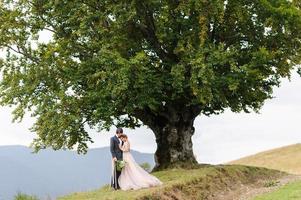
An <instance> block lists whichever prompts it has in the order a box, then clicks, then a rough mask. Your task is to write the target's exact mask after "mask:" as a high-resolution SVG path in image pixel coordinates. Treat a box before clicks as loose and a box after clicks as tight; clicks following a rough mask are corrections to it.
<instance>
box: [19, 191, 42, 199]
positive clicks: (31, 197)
mask: <svg viewBox="0 0 301 200" xmlns="http://www.w3.org/2000/svg"><path fill="white" fill-rule="evenodd" d="M14 200H39V199H38V197H36V196H31V195H27V194H23V193H21V192H18V193H17V194H16V195H15V197H14Z"/></svg>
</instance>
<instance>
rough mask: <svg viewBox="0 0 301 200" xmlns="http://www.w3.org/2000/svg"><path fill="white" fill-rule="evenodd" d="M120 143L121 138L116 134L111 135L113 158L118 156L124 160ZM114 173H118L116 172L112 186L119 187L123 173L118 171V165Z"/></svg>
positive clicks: (118, 158)
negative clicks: (119, 180)
mask: <svg viewBox="0 0 301 200" xmlns="http://www.w3.org/2000/svg"><path fill="white" fill-rule="evenodd" d="M122 143H123V142H122ZM119 144H120V141H119V139H118V137H117V136H116V135H115V136H114V137H111V139H110V151H111V154H112V158H114V157H116V158H117V160H122V159H123V158H122V151H121V150H120V148H119ZM114 173H116V174H114V175H113V177H112V179H111V187H113V188H114V189H119V188H120V187H119V184H118V178H119V176H120V174H121V171H117V170H116V167H115V169H114ZM115 176H116V177H115Z"/></svg>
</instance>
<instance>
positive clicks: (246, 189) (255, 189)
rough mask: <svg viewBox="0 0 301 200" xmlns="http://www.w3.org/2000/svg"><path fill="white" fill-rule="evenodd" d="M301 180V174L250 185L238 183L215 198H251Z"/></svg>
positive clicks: (234, 199)
mask: <svg viewBox="0 0 301 200" xmlns="http://www.w3.org/2000/svg"><path fill="white" fill-rule="evenodd" d="M296 180H301V176H300V175H287V176H284V177H281V178H279V179H273V180H269V181H267V180H262V181H258V182H256V183H254V184H250V185H243V184H241V185H237V186H235V187H234V188H233V189H232V190H229V191H225V192H222V193H220V194H218V195H217V196H215V197H214V200H251V199H253V198H254V197H256V196H258V195H260V194H264V193H267V192H272V191H274V190H276V189H278V188H279V187H281V186H283V185H285V184H287V183H290V182H293V181H296Z"/></svg>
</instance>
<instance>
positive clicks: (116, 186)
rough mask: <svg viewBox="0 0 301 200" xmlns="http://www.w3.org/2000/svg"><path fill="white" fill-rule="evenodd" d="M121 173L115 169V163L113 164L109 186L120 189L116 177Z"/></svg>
mask: <svg viewBox="0 0 301 200" xmlns="http://www.w3.org/2000/svg"><path fill="white" fill-rule="evenodd" d="M120 174H121V171H117V169H116V165H115V166H114V173H113V176H112V178H111V187H112V188H114V189H115V190H118V189H120V186H119V183H118V178H119V176H120Z"/></svg>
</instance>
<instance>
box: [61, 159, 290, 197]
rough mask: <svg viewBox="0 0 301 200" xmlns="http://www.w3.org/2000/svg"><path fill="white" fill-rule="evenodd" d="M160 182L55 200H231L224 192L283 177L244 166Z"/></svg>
mask: <svg viewBox="0 0 301 200" xmlns="http://www.w3.org/2000/svg"><path fill="white" fill-rule="evenodd" d="M154 175H155V176H157V177H158V178H159V179H160V180H161V181H162V182H163V185H162V186H160V187H154V188H148V189H141V190H135V191H133V190H131V191H114V190H112V189H111V188H109V187H103V188H101V189H99V190H95V191H90V192H81V193H75V194H71V195H69V196H65V197H61V198H58V200H85V199H87V200H101V199H105V200H134V199H138V200H146V199H152V200H170V199H176V200H190V199H206V200H229V199H232V200H233V196H231V197H230V198H226V196H227V192H229V191H231V190H236V189H237V188H240V187H241V186H243V185H246V187H245V188H247V186H250V185H252V184H255V183H257V182H259V181H260V182H261V185H264V183H266V182H268V181H271V180H275V179H278V178H280V177H282V176H286V174H284V173H281V172H279V171H276V170H269V169H265V168H257V167H246V166H235V165H230V166H222V165H219V166H210V165H205V166H200V167H199V168H195V169H172V170H166V171H160V172H156V173H154Z"/></svg>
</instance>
